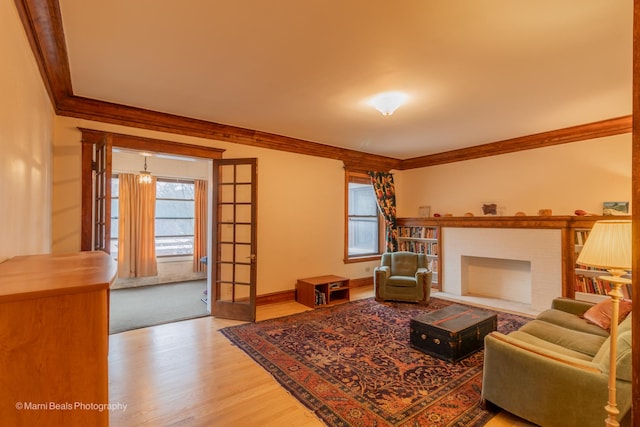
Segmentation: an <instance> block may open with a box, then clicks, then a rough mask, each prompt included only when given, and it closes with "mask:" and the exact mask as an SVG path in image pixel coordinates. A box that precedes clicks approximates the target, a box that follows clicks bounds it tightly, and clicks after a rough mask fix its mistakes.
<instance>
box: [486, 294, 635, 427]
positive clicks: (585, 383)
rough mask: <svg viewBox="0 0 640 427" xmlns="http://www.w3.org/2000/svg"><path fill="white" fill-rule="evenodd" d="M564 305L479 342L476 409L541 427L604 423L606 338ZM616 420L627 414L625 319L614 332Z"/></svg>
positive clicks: (573, 306) (580, 309)
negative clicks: (489, 406) (495, 410)
mask: <svg viewBox="0 0 640 427" xmlns="http://www.w3.org/2000/svg"><path fill="white" fill-rule="evenodd" d="M592 305H593V304H590V303H587V302H580V301H575V300H570V299H566V298H558V299H556V300H554V301H553V303H552V308H551V309H548V310H545V311H544V312H542V313H540V315H539V316H538V317H536V319H535V320H532V321H530V322H528V323H527V324H525V325H524V326H522V327H521V328H520V329H519V330H517V331H514V332H511V333H509V334H507V335H505V334H501V333H499V332H492V333H491V334H489V335H487V336H486V337H485V344H484V351H485V353H484V368H483V369H484V370H483V380H482V402H483V403H484V404H486V403H487V402H491V403H493V404H495V405H497V406H499V407H500V408H503V409H505V410H506V411H508V412H511V413H512V414H515V415H517V416H519V417H521V418H524V419H526V420H528V421H531V422H533V423H535V424H539V425H541V426H544V427H554V426H562V427H571V426H575V427H588V426H602V425H604V420H605V418H606V417H607V413H606V411H605V410H604V407H605V405H606V404H607V401H608V392H609V391H608V374H609V350H610V348H609V344H610V338H609V331H608V330H605V329H602V328H600V327H599V326H596V325H594V324H592V323H589V322H587V321H586V320H584V319H583V318H582V317H581V315H582V314H583V313H584V312H585V311H587V310H588V309H589V308H590V307H591V306H592ZM617 343H618V347H617V348H618V351H617V362H616V376H617V381H616V389H617V405H618V409H619V411H620V416H619V418H618V419H619V420H620V419H621V418H623V416H624V415H625V413H627V412H628V411H629V408H630V407H631V314H629V315H628V316H627V317H626V319H625V320H624V321H622V323H620V325H619V327H618V339H617Z"/></svg>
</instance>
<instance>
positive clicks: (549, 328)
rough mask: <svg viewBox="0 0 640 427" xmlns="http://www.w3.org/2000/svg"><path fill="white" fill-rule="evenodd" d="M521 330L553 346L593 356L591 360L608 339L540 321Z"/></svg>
mask: <svg viewBox="0 0 640 427" xmlns="http://www.w3.org/2000/svg"><path fill="white" fill-rule="evenodd" d="M519 330H520V331H522V332H526V333H528V334H530V335H533V336H535V337H538V338H540V339H542V340H545V341H548V342H550V343H552V344H556V345H559V346H561V347H565V348H567V349H569V350H573V351H577V352H579V353H583V354H586V355H588V356H591V358H593V357H594V356H595V355H596V353H597V352H598V350H600V347H601V346H602V343H604V341H605V340H606V338H605V337H603V336H601V335H594V334H589V333H587V332H580V331H574V330H572V329H568V328H563V327H562V326H558V325H554V324H553V323H549V322H545V321H543V320H538V319H536V320H532V321H531V322H529V323H527V324H525V325H524V326H522V327H521V328H520V329H519Z"/></svg>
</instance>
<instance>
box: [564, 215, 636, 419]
mask: <svg viewBox="0 0 640 427" xmlns="http://www.w3.org/2000/svg"><path fill="white" fill-rule="evenodd" d="M576 263H577V264H582V265H586V266H589V267H595V268H602V269H605V270H607V271H608V272H609V274H610V276H599V277H598V279H600V280H603V281H606V282H610V283H611V285H612V289H611V291H610V292H609V296H610V297H611V319H612V321H611V333H610V339H611V347H610V355H609V401H608V402H607V405H606V406H605V410H606V411H607V414H608V416H607V418H606V420H605V425H607V426H618V425H619V423H618V420H617V417H618V415H619V414H620V411H619V410H618V408H617V403H616V361H617V353H618V352H617V347H618V344H617V341H618V317H619V316H618V313H619V305H620V300H621V299H622V297H623V295H622V292H621V291H620V286H621V285H623V284H628V283H631V279H627V278H624V277H622V276H623V275H626V274H627V271H628V270H631V220H609V221H596V223H595V224H594V225H593V228H592V229H591V232H590V233H589V237H588V238H587V241H586V242H585V244H584V246H583V247H582V251H580V255H578V259H577V260H576Z"/></svg>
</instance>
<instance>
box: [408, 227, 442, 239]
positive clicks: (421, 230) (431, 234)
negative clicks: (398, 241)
mask: <svg viewBox="0 0 640 427" xmlns="http://www.w3.org/2000/svg"><path fill="white" fill-rule="evenodd" d="M398 231H399V233H398V235H399V236H400V237H413V238H414V239H437V238H438V229H437V228H430V227H400V229H399V230H398Z"/></svg>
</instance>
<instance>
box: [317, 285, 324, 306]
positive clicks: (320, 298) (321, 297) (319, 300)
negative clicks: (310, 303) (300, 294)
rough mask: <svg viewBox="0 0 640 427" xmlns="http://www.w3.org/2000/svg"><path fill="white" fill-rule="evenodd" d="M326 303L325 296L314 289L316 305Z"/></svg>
mask: <svg viewBox="0 0 640 427" xmlns="http://www.w3.org/2000/svg"><path fill="white" fill-rule="evenodd" d="M326 303H327V295H326V294H325V293H324V292H322V291H319V290H318V289H316V305H323V304H326Z"/></svg>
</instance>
